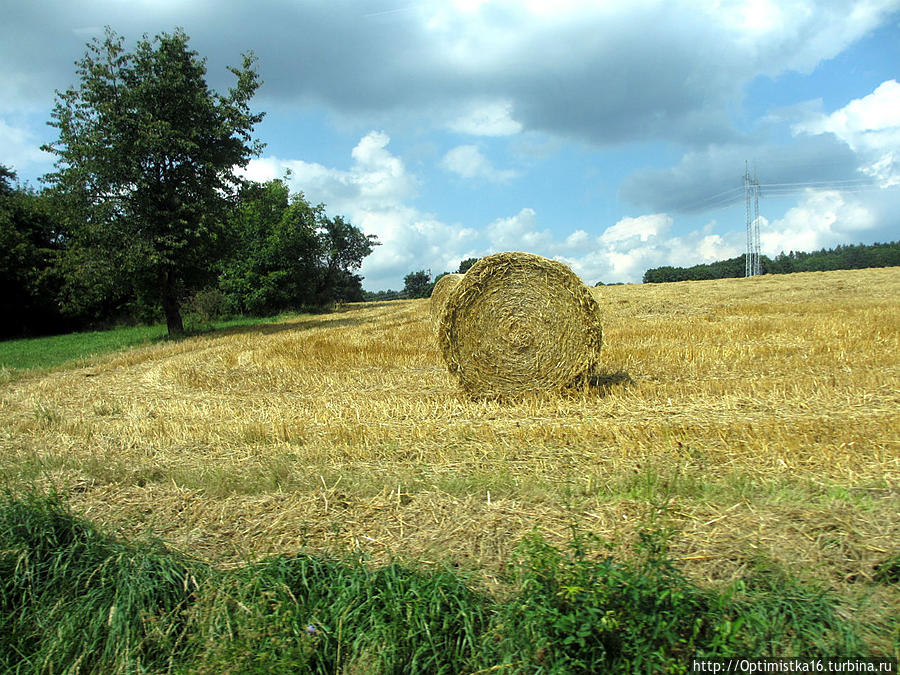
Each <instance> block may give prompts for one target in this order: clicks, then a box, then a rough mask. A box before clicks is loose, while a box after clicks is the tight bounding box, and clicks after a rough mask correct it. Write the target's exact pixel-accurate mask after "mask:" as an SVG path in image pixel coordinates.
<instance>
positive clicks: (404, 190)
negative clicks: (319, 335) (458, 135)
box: [246, 131, 477, 290]
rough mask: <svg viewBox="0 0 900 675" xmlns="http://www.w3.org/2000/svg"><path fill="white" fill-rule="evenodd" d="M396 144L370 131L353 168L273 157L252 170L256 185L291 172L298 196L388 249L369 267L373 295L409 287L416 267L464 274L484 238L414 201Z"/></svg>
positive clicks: (382, 249)
mask: <svg viewBox="0 0 900 675" xmlns="http://www.w3.org/2000/svg"><path fill="white" fill-rule="evenodd" d="M389 143H390V138H389V137H388V135H387V134H385V133H383V132H379V131H372V132H370V133H368V134H366V135H365V136H363V137H362V138H361V139H360V141H359V143H357V145H356V147H354V148H353V150H352V151H351V153H350V156H351V158H352V160H353V162H352V164H351V166H350V168H349V169H334V168H329V167H326V166H323V165H321V164H317V163H312V162H304V161H302V160H284V159H279V158H277V157H267V158H263V159H255V160H251V162H250V164H249V166H248V167H247V172H246V173H247V175H248V177H250V178H252V179H253V180H271V179H273V178H279V177H281V176H283V175H284V172H285V170H286V169H289V170H290V171H291V177H290V179H289V180H288V183H289V185H290V187H291V189H292V190H293V191H295V192H303V193H304V194H305V195H306V197H307V198H308V199H309V200H310V201H311V202H312V203H324V204H325V205H326V208H327V211H328V213H330V214H340V215H344V216H346V217H348V218H349V219H350V222H352V223H353V224H354V225H356V226H357V227H360V228H361V229H362V230H363V231H364V232H365V233H366V234H374V235H376V236H377V237H378V240H379V241H380V242H381V245H380V246H377V247H376V248H375V251H374V252H373V253H372V254H371V255H370V256H368V257H367V258H366V259H365V260H364V261H363V266H362V269H361V273H362V274H363V276H365V278H366V281H365V287H366V288H368V289H371V290H379V289H384V288H389V287H390V288H394V289H398V288H402V286H403V282H402V280H403V277H404V275H406V274H407V273H409V272H411V271H414V268H415V269H416V270H418V269H422V268H425V269H428V268H431V269H432V271H433V272H434V274H438V273H440V272H442V271H444V270H447V269H456V266H457V265H458V264H459V261H460V260H461V259H462V258H464V257H469V256H470V255H474V253H469V252H470V249H472V245H473V242H474V241H475V239H476V236H477V233H476V232H475V230H473V229H471V228H466V227H461V226H459V225H450V224H447V223H444V222H442V221H440V220H438V219H437V218H435V217H434V216H432V215H430V214H428V213H423V212H422V211H420V210H418V209H416V208H414V207H412V206H410V205H409V204H408V202H409V200H411V199H412V198H413V197H414V196H415V192H416V185H417V183H418V179H417V178H416V177H415V176H414V175H412V174H410V173H409V171H407V169H406V166H405V164H404V162H403V160H402V159H401V158H400V157H398V156H396V155H394V154H393V153H391V151H390V150H389V149H388V145H389ZM466 253H469V255H464V254H466Z"/></svg>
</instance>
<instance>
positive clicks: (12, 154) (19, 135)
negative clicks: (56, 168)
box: [0, 119, 53, 172]
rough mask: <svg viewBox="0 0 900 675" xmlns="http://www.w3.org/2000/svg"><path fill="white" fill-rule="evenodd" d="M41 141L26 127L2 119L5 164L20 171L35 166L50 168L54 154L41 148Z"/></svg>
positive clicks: (0, 144) (0, 140) (1, 150)
mask: <svg viewBox="0 0 900 675" xmlns="http://www.w3.org/2000/svg"><path fill="white" fill-rule="evenodd" d="M39 146H40V141H39V140H38V139H37V138H36V137H35V135H34V134H33V133H32V132H31V131H30V130H29V129H28V128H25V127H20V126H15V125H13V124H9V123H7V122H6V121H5V120H3V119H0V157H2V158H3V159H2V161H3V164H5V165H6V166H8V167H10V168H12V169H14V170H16V171H17V172H20V171H22V170H29V169H33V168H35V167H40V168H46V169H48V170H49V169H50V167H51V165H52V163H53V155H51V154H50V153H47V152H44V151H43V150H41V149H40V147H39Z"/></svg>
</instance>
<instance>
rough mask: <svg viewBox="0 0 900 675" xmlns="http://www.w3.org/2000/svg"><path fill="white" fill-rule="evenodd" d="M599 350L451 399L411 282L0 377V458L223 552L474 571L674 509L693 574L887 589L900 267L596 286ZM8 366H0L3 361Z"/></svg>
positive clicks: (174, 539)
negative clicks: (535, 540) (528, 544)
mask: <svg viewBox="0 0 900 675" xmlns="http://www.w3.org/2000/svg"><path fill="white" fill-rule="evenodd" d="M594 293H595V296H596V298H597V299H598V301H599V303H600V306H601V309H602V312H603V324H604V347H603V359H602V361H603V363H602V370H601V372H599V373H598V374H597V376H596V377H595V378H594V381H593V383H592V385H591V386H589V387H585V388H583V389H579V390H577V391H572V392H571V393H569V394H567V395H565V396H547V397H540V396H538V397H532V398H529V399H527V400H520V401H516V402H497V401H472V400H468V399H466V398H463V397H462V396H461V395H460V394H459V393H458V391H457V388H456V386H455V384H454V382H453V381H452V379H451V378H450V376H449V375H448V373H447V372H446V369H445V368H444V366H443V363H442V362H441V358H440V355H439V352H438V350H437V348H436V345H435V341H434V339H433V335H432V328H431V323H430V318H429V306H428V301H427V300H414V301H399V302H391V303H374V304H361V305H350V306H348V307H346V308H344V309H342V310H341V311H338V312H335V313H333V314H329V315H318V316H310V315H305V316H300V317H297V318H296V319H291V320H287V321H284V322H282V323H278V324H269V325H264V326H258V327H241V328H235V329H231V330H228V331H224V332H219V333H214V334H210V335H206V336H198V337H193V338H190V339H187V340H184V341H180V342H174V343H173V342H166V343H161V344H157V345H153V346H148V347H145V348H140V349H136V350H132V351H128V352H123V353H120V354H117V355H113V356H107V357H102V358H97V359H94V360H91V361H88V362H83V363H80V364H78V365H77V366H74V367H65V368H60V369H56V370H54V371H51V372H41V373H32V374H26V375H11V374H9V373H7V374H6V376H5V380H6V381H5V382H4V383H3V384H2V385H0V471H2V473H3V474H4V475H5V476H7V478H8V480H9V481H10V482H11V483H12V484H14V485H17V484H23V485H24V484H39V485H46V484H47V483H52V484H54V485H55V486H56V487H57V489H59V490H60V491H61V492H62V493H63V494H64V495H66V497H67V499H68V501H69V503H70V504H71V505H72V506H73V508H74V509H75V510H76V511H78V512H80V513H83V514H85V515H86V516H87V517H88V518H90V519H93V520H95V521H98V522H100V523H103V524H105V525H106V526H108V527H110V528H112V529H114V530H116V531H118V532H120V533H123V534H125V535H132V534H136V533H141V532H146V531H148V530H150V531H152V532H153V533H154V534H156V535H158V536H160V537H162V538H163V539H164V540H165V541H166V542H168V543H169V544H171V545H172V546H174V547H175V548H178V549H181V550H183V551H185V552H189V553H190V554H192V555H196V556H200V557H202V558H205V559H208V560H211V561H214V562H216V563H217V564H219V565H222V566H226V567H228V566H236V565H239V564H240V563H242V562H244V561H246V560H248V559H258V558H260V557H262V556H265V555H269V554H273V553H291V552H295V551H297V550H298V549H300V548H304V549H306V550H310V549H311V550H314V551H315V550H335V549H338V550H360V551H362V552H364V553H366V554H368V555H370V556H371V559H372V560H373V561H374V562H378V561H383V560H387V559H389V558H391V557H393V556H398V555H399V556H402V557H405V558H408V559H413V560H417V561H424V562H425V564H428V562H429V561H431V562H438V561H442V562H446V561H448V560H449V561H452V562H454V563H456V564H459V565H460V566H461V567H463V568H465V569H470V570H476V571H477V574H478V577H479V579H480V580H481V582H480V583H483V584H484V585H485V586H486V587H487V588H490V587H491V586H492V585H494V584H496V583H497V578H498V576H499V575H498V571H499V570H500V569H501V568H502V566H503V565H504V564H505V562H506V561H507V559H508V556H509V554H510V552H511V551H512V549H513V548H514V547H515V545H516V544H517V543H518V542H519V541H520V540H521V539H522V537H523V536H524V535H525V534H527V533H528V532H530V531H532V530H534V529H537V530H538V531H540V532H541V533H542V534H543V535H544V536H545V537H546V538H547V539H548V540H550V541H557V542H562V541H565V540H568V539H569V538H571V536H572V532H573V527H574V528H576V529H577V530H579V531H582V532H593V533H596V534H598V535H600V536H601V537H602V538H603V539H606V540H609V541H610V542H612V544H613V546H614V547H616V548H618V549H620V550H621V551H622V553H623V555H627V550H628V543H629V541H630V540H631V538H632V537H633V536H634V534H635V532H636V530H637V528H639V527H641V526H643V525H646V524H647V523H648V522H651V521H652V522H654V523H657V524H661V525H664V526H666V527H671V528H672V529H673V531H674V535H673V538H672V540H671V550H672V554H673V557H674V559H675V560H676V561H677V562H678V563H679V564H680V565H682V566H683V569H684V570H685V571H686V572H687V573H688V574H689V575H690V576H691V577H692V578H694V579H695V580H696V581H698V582H700V583H711V584H716V583H725V582H728V581H730V580H732V579H735V578H737V577H738V576H740V574H741V573H742V571H743V570H745V568H746V567H747V566H748V565H750V564H751V563H756V562H758V561H759V560H760V559H766V560H771V561H773V562H774V563H775V564H778V565H783V566H785V567H786V568H789V569H791V570H792V571H795V572H797V573H801V574H803V575H808V576H812V577H815V578H817V579H819V580H821V581H823V582H825V583H826V584H827V585H829V586H831V587H832V588H834V589H836V590H837V591H838V592H839V593H841V594H842V595H844V596H845V597H847V598H850V599H851V602H852V603H853V604H856V605H857V606H862V605H864V604H866V603H870V604H872V606H873V607H879V608H880V611H879V612H878V613H879V614H882V615H883V610H884V608H885V607H886V606H887V607H890V606H896V607H900V592H898V590H897V585H896V584H876V585H872V584H871V583H870V582H872V580H873V578H874V577H875V576H876V575H877V570H878V569H879V568H881V569H884V566H885V565H890V564H893V565H897V564H898V563H897V559H898V552H900V551H898V545H897V542H898V541H900V517H898V514H900V448H898V440H900V357H898V354H900V268H889V269H876V270H861V271H846V272H827V273H808V274H795V275H790V276H774V277H762V278H755V279H732V280H721V281H709V282H684V283H676V284H664V285H633V286H612V287H601V288H597V289H594ZM0 381H2V380H0Z"/></svg>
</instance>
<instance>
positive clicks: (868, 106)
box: [793, 80, 900, 187]
mask: <svg viewBox="0 0 900 675" xmlns="http://www.w3.org/2000/svg"><path fill="white" fill-rule="evenodd" d="M793 131H794V133H798V134H799V133H805V134H810V135H818V134H825V133H831V134H834V135H835V136H836V137H838V138H839V139H841V140H842V141H844V142H845V143H846V144H847V145H848V146H850V148H851V149H853V150H854V151H855V152H856V153H857V154H858V155H859V156H860V158H861V159H862V161H863V162H864V166H863V167H862V168H861V171H862V172H863V173H865V174H867V175H869V176H871V177H872V178H874V179H876V180H877V181H878V182H879V183H880V184H881V185H882V187H890V186H894V185H900V83H898V82H897V81H896V80H888V81H886V82H883V83H882V84H881V85H879V86H878V88H877V89H875V91H873V92H872V93H871V94H869V95H868V96H864V97H862V98H858V99H854V100H852V101H850V103H848V104H847V105H845V106H844V107H843V108H841V109H839V110H836V111H834V112H833V113H831V114H830V115H816V116H814V117H811V118H810V119H808V120H806V121H804V122H801V123H799V124H796V125H794V127H793Z"/></svg>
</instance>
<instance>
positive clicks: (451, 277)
mask: <svg viewBox="0 0 900 675" xmlns="http://www.w3.org/2000/svg"><path fill="white" fill-rule="evenodd" d="M462 278H463V275H462V274H445V275H444V276H442V277H441V278H440V279H438V281H437V283H436V284H435V285H434V289H432V291H431V322H432V323H433V324H434V325H435V326H436V325H437V324H438V322H439V321H440V318H441V310H442V309H444V305H446V304H447V298H448V297H450V293H452V292H453V289H454V288H456V287H457V286H458V285H459V282H460V281H461V280H462Z"/></svg>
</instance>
